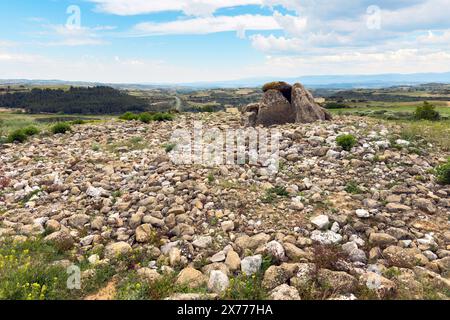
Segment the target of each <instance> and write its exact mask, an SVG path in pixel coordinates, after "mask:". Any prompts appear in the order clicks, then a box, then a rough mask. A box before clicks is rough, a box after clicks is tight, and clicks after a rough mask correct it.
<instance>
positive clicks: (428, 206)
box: [413, 198, 436, 214]
mask: <svg viewBox="0 0 450 320" xmlns="http://www.w3.org/2000/svg"><path fill="white" fill-rule="evenodd" d="M413 203H414V205H415V206H417V207H418V208H419V209H420V210H422V211H425V212H428V213H431V214H433V213H436V207H435V205H434V204H433V202H431V200H429V199H424V198H420V199H416V200H414V202H413Z"/></svg>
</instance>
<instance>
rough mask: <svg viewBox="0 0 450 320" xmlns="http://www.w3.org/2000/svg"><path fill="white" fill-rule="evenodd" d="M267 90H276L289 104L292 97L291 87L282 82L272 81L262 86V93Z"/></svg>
mask: <svg viewBox="0 0 450 320" xmlns="http://www.w3.org/2000/svg"><path fill="white" fill-rule="evenodd" d="M269 90H276V91H279V92H281V94H282V95H283V96H284V97H285V98H286V99H287V100H288V101H289V102H291V97H292V86H291V85H290V84H289V83H287V82H284V81H274V82H269V83H266V84H265V85H264V86H263V92H267V91H269Z"/></svg>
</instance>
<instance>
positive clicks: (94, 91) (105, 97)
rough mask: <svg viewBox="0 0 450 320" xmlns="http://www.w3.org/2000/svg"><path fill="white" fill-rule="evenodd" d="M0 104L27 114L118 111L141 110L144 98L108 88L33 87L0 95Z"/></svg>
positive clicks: (110, 112)
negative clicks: (29, 89) (64, 88)
mask: <svg viewBox="0 0 450 320" xmlns="http://www.w3.org/2000/svg"><path fill="white" fill-rule="evenodd" d="M0 107H3V108H21V109H25V110H26V112H27V113H64V114H119V113H123V112H126V111H133V112H143V111H145V110H146V109H147V107H148V102H147V100H145V99H142V98H139V97H135V96H132V95H129V94H127V93H124V92H121V91H119V90H116V89H113V88H110V87H104V86H99V87H71V88H69V90H61V89H32V90H31V91H29V92H15V93H6V94H1V95H0Z"/></svg>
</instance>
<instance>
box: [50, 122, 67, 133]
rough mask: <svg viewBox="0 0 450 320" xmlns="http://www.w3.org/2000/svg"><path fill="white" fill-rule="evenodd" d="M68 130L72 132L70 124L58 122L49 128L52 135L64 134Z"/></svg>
mask: <svg viewBox="0 0 450 320" xmlns="http://www.w3.org/2000/svg"><path fill="white" fill-rule="evenodd" d="M70 130H72V128H71V127H70V124H68V123H67V122H59V123H57V124H55V125H54V126H53V127H52V128H51V131H52V132H53V133H54V134H58V133H61V134H64V133H66V132H68V131H70Z"/></svg>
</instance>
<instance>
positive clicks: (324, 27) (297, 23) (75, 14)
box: [0, 0, 450, 83]
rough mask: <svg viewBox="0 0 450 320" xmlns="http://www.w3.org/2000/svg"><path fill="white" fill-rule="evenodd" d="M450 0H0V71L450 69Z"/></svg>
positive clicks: (131, 73)
mask: <svg viewBox="0 0 450 320" xmlns="http://www.w3.org/2000/svg"><path fill="white" fill-rule="evenodd" d="M449 8H450V0H397V1H392V0H360V1H357V0H334V1H331V0H164V1H161V0H39V1H36V0H14V1H10V0H0V30H1V32H0V79H59V80H70V81H96V82H106V83H190V82H200V81H225V80H237V79H247V78H258V77H274V78H275V77H276V78H279V79H282V78H283V77H299V76H306V75H344V74H345V75H347V74H381V73H420V72H448V71H450V19H449V18H448V12H449Z"/></svg>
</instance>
